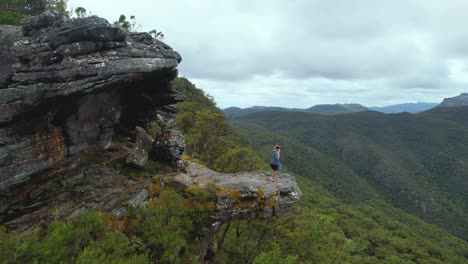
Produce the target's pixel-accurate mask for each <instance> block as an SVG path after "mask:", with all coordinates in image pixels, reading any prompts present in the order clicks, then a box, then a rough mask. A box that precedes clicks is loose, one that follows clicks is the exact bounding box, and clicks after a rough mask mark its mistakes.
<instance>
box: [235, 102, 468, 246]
mask: <svg viewBox="0 0 468 264" xmlns="http://www.w3.org/2000/svg"><path fill="white" fill-rule="evenodd" d="M467 115H468V107H436V108H434V109H431V110H429V111H425V112H423V113H419V114H410V113H399V114H392V115H388V114H384V113H379V112H376V111H362V112H356V113H351V114H347V115H335V116H318V115H311V114H307V113H298V112H295V113H293V112H275V113H273V112H263V113H254V114H251V115H246V116H243V117H238V118H233V119H232V120H231V123H232V124H233V125H234V127H235V128H237V129H239V130H241V131H243V133H246V134H248V135H249V141H250V143H251V144H253V145H254V146H256V147H257V148H262V150H263V152H267V151H268V149H269V148H270V147H271V145H273V144H278V142H280V143H281V145H282V147H283V149H284V151H285V152H284V155H283V154H282V158H283V162H284V165H285V167H286V168H288V169H290V170H292V171H293V172H296V173H299V174H303V175H311V177H312V179H313V180H315V181H316V182H319V183H320V184H321V185H322V186H323V187H324V188H326V189H327V190H329V191H331V192H332V193H335V194H336V195H337V197H341V199H343V201H365V200H366V199H370V198H369V197H372V195H373V193H374V192H377V193H379V195H381V196H382V197H383V199H385V200H386V201H390V202H391V204H392V205H393V206H395V207H398V208H401V209H403V210H405V211H407V212H409V213H412V214H415V215H417V216H419V217H421V218H423V219H425V220H426V221H428V222H431V223H433V224H436V225H438V226H440V227H442V228H444V229H445V230H447V231H449V232H451V233H452V234H454V235H457V236H459V237H461V238H463V239H465V240H468V230H467V229H466V228H465V227H466V226H467V225H468V208H467V207H466V206H465V205H466V202H467V201H468V200H467V199H468V194H467V193H466V190H467V189H468V179H467V178H466V175H468V165H467V164H468V149H467V148H466V146H468V121H467V119H466V116H467ZM320 155H323V157H321V156H320ZM325 157H326V158H325ZM324 159H329V160H328V162H330V163H331V165H330V166H329V168H328V169H326V168H321V167H320V166H322V165H323V164H324V161H323V160H324ZM317 166H318V167H319V168H321V169H319V170H318V171H316V172H314V173H313V174H310V171H313V170H315V167H317ZM328 170H330V171H332V172H333V173H330V175H325V174H323V173H324V172H326V171H328Z"/></svg>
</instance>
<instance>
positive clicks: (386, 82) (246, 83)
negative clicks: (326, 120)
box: [68, 0, 468, 108]
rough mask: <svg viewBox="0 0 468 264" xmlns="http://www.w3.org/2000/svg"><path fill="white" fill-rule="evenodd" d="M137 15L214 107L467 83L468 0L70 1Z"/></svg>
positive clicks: (401, 94)
mask: <svg viewBox="0 0 468 264" xmlns="http://www.w3.org/2000/svg"><path fill="white" fill-rule="evenodd" d="M68 5H69V7H75V8H76V7H79V6H81V7H84V8H86V9H87V10H88V12H90V13H91V14H93V15H98V16H102V17H104V18H106V19H108V20H109V21H110V22H111V23H112V22H114V21H116V20H117V19H118V17H119V16H120V15H121V14H125V15H127V17H130V15H134V16H135V17H136V22H137V25H140V26H139V27H138V30H139V31H149V30H151V29H156V30H158V31H162V32H163V33H164V35H165V39H164V42H166V43H167V44H168V45H170V46H171V47H173V48H174V49H175V50H176V51H178V52H179V53H180V54H181V56H182V62H181V63H180V65H179V67H178V68H179V72H180V75H181V76H186V77H187V78H188V79H189V80H190V81H192V82H193V83H195V84H196V86H197V87H199V88H202V89H203V90H205V91H206V92H207V93H208V94H210V95H211V96H213V97H214V99H215V101H216V102H217V104H218V106H220V107H222V108H225V107H228V106H232V105H236V106H239V107H247V106H251V105H274V106H281V107H296V108H304V107H310V106H311V105H317V104H333V103H335V102H340V103H352V102H359V103H360V104H363V105H373V106H385V105H394V104H401V103H405V102H408V101H409V102H416V101H421V102H441V101H442V100H443V99H444V98H446V97H453V96H457V95H459V94H460V93H462V92H464V91H466V87H468V48H467V47H468V31H467V30H463V29H461V27H460V25H466V24H468V16H467V15H466V10H468V1H463V0H447V1H424V0H410V1H404V0H394V1H384V2H382V1H372V0H362V1H358V2H355V1H343V0H326V1H325V0H297V1H289V2H287V1H286V2H285V1H280V0H269V1H267V0H257V1H245V0H244V1H242V0H225V1H210V0H179V1H161V0H154V1H148V0H134V1H110V0H101V1H94V0H70V1H69V2H68Z"/></svg>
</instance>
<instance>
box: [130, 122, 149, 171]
mask: <svg viewBox="0 0 468 264" xmlns="http://www.w3.org/2000/svg"><path fill="white" fill-rule="evenodd" d="M135 138H136V143H135V146H134V147H133V149H132V151H131V152H130V155H128V158H127V160H126V162H127V163H130V164H133V165H135V166H137V167H140V168H142V167H143V166H145V164H146V161H147V160H148V154H149V152H150V150H151V148H152V147H153V143H154V140H153V139H152V138H151V137H150V136H148V134H146V132H145V130H144V129H143V128H141V127H138V126H137V127H136V128H135Z"/></svg>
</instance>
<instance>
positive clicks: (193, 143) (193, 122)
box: [172, 78, 267, 173]
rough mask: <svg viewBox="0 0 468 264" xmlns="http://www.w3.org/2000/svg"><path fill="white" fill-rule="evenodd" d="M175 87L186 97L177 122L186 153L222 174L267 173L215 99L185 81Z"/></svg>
mask: <svg viewBox="0 0 468 264" xmlns="http://www.w3.org/2000/svg"><path fill="white" fill-rule="evenodd" d="M172 87H173V88H174V89H175V90H178V91H179V92H181V93H182V94H184V95H185V97H186V101H185V102H183V103H180V104H178V108H179V113H178V115H177V123H178V127H179V129H180V131H181V132H182V134H183V135H184V136H185V140H186V145H187V147H186V149H185V152H186V154H188V155H190V156H191V157H193V158H196V159H199V160H200V161H201V162H203V163H204V164H205V165H206V166H207V167H209V168H211V169H214V170H216V171H219V172H226V173H229V172H237V171H258V170H266V169H267V167H266V164H265V162H263V160H262V159H261V158H259V156H258V155H257V154H255V152H254V151H253V150H252V149H251V148H249V147H246V145H247V143H246V141H245V140H244V139H242V138H241V137H240V136H239V135H238V134H237V133H236V132H235V131H234V130H233V129H232V127H231V126H230V125H229V123H228V122H227V121H226V119H225V118H224V115H223V113H222V112H221V110H220V109H219V108H217V107H216V104H215V103H214V101H213V98H211V97H209V96H206V95H205V93H204V92H203V91H202V90H200V89H198V88H196V87H195V85H193V84H192V83H191V82H190V81H188V80H187V79H185V78H177V79H175V80H174V81H173V83H172Z"/></svg>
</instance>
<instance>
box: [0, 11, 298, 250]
mask: <svg viewBox="0 0 468 264" xmlns="http://www.w3.org/2000/svg"><path fill="white" fill-rule="evenodd" d="M0 58H1V63H0V224H1V225H5V226H6V227H7V228H9V229H10V230H16V231H21V230H24V229H28V228H30V227H32V226H37V225H41V224H44V226H45V225H47V224H48V223H50V222H51V221H52V220H54V219H67V218H71V217H74V216H76V215H78V214H81V213H82V212H85V211H87V210H90V209H96V210H100V211H103V212H107V213H109V214H114V215H115V216H116V217H122V216H124V215H125V214H126V212H127V209H128V208H129V207H135V206H139V205H141V204H144V203H145V202H146V201H148V200H151V199H153V198H154V197H157V196H158V192H159V191H158V190H160V189H162V188H164V186H162V185H166V184H167V185H170V186H173V187H174V188H176V189H178V190H182V191H183V190H185V189H187V188H190V186H196V187H197V188H205V187H207V186H209V185H215V186H217V188H219V189H218V191H217V192H216V196H217V205H216V210H215V211H214V212H213V217H212V223H208V226H207V228H206V230H200V237H201V241H202V249H201V255H205V254H206V250H207V248H208V246H209V244H210V243H211V241H212V238H213V235H214V233H215V232H216V231H217V230H218V228H219V227H220V226H221V225H222V224H223V223H226V222H227V221H230V220H231V219H248V218H253V217H259V218H269V217H272V216H274V215H276V216H279V215H281V214H282V213H283V212H284V211H285V210H286V209H287V208H289V207H290V206H292V205H293V204H294V203H296V202H297V201H298V200H299V198H300V196H301V191H300V189H299V188H298V187H297V184H296V182H295V181H294V178H293V177H291V176H288V175H282V176H281V177H280V179H279V180H278V182H276V183H270V182H268V181H267V178H268V175H267V174H261V173H238V174H221V173H217V172H214V171H212V170H209V169H207V168H204V167H202V166H200V165H197V164H196V163H189V162H188V161H186V160H183V159H182V154H183V152H184V148H185V142H184V137H183V135H182V134H181V133H180V132H179V131H177V130H174V129H172V128H173V127H174V122H175V116H174V114H175V113H176V112H177V108H176V107H175V105H174V104H175V103H177V102H181V101H183V100H184V97H183V95H181V94H180V93H179V92H177V91H174V90H172V89H171V86H170V82H171V80H173V79H174V78H175V77H176V76H177V69H176V66H177V65H178V63H179V62H180V61H181V57H180V56H179V54H178V53H177V52H175V51H173V50H172V49H171V48H170V47H169V46H167V45H166V44H164V43H162V42H160V41H158V40H155V39H153V38H152V37H151V36H150V35H149V34H146V33H129V32H125V31H123V30H122V29H121V28H119V27H115V26H113V25H111V24H109V23H108V22H107V21H106V20H104V19H102V18H98V17H88V18H78V19H72V20H69V19H66V18H64V17H62V16H60V15H59V14H58V13H54V12H46V13H43V14H41V15H39V16H36V17H32V18H29V19H27V20H25V21H24V22H23V26H22V27H11V26H0ZM170 128H171V129H170ZM150 161H151V162H150ZM160 167H163V168H164V169H163V170H162V171H165V173H163V172H162V171H161V170H160ZM155 184H156V185H158V186H159V187H158V188H154V185H155ZM160 185H161V186H160Z"/></svg>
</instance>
